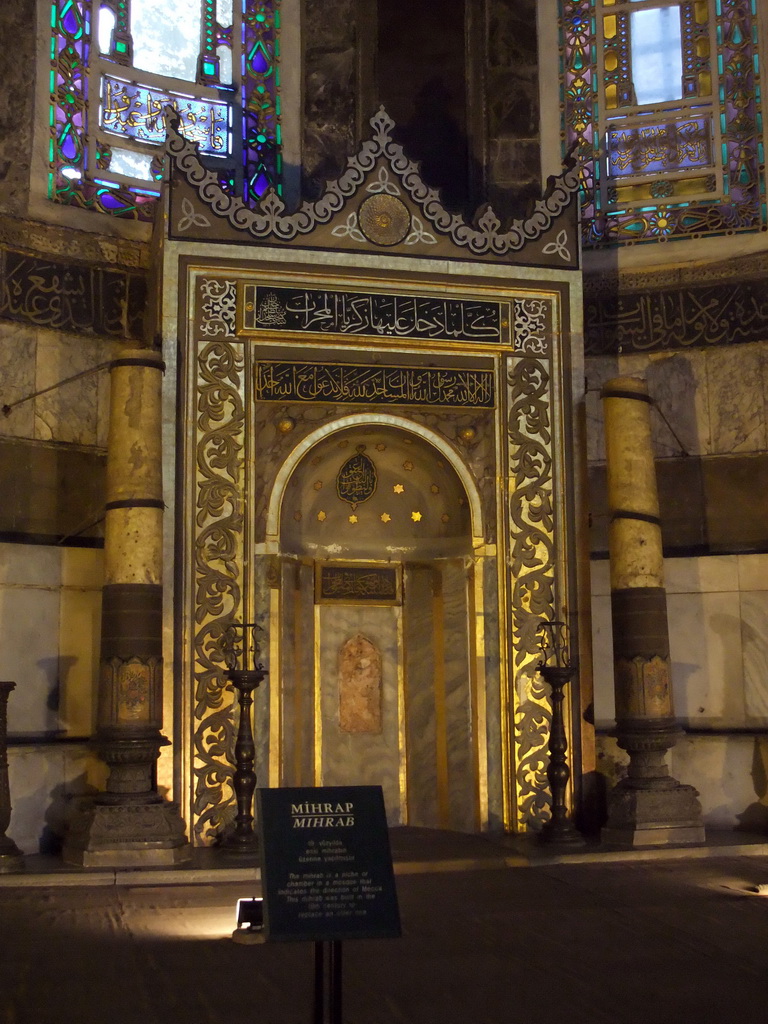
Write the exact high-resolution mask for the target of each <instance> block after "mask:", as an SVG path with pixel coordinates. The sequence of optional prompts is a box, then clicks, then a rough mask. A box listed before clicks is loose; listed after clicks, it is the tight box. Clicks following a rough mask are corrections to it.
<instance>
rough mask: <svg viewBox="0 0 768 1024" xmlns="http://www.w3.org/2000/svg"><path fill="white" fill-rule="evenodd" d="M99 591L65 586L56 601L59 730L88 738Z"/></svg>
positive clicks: (98, 642)
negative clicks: (57, 620)
mask: <svg viewBox="0 0 768 1024" xmlns="http://www.w3.org/2000/svg"><path fill="white" fill-rule="evenodd" d="M100 645H101V591H100V590H85V589H80V588H76V587H65V588H63V589H62V590H61V592H60V598H59V674H58V709H57V710H58V716H59V727H60V728H62V729H65V730H66V732H67V733H68V734H69V735H71V736H90V735H91V733H92V731H93V725H94V722H95V714H96V693H97V688H98V676H99V649H100Z"/></svg>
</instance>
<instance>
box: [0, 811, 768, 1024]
mask: <svg viewBox="0 0 768 1024" xmlns="http://www.w3.org/2000/svg"><path fill="white" fill-rule="evenodd" d="M763 839H765V837H763ZM392 845H393V853H394V857H395V866H396V874H397V889H398V898H399V902H400V913H401V919H402V925H403V937H402V938H401V939H389V940H379V941H358V942H347V943H345V944H344V1022H345V1024H385V1022H386V1024H400V1022H409V1024H410V1022H413V1024H459V1022H461V1024H523V1022H525V1024H561V1022H562V1024H582V1022H583V1024H587V1022H589V1024H602V1022H606V1024H607V1022H610V1024H766V1022H767V1021H768V898H766V897H761V896H755V895H749V894H748V890H749V888H750V887H754V886H756V885H758V884H761V883H766V882H768V843H766V842H762V841H756V842H753V843H752V844H749V843H745V842H743V841H741V840H740V841H739V842H735V841H728V840H727V839H726V838H721V840H720V843H719V845H718V844H717V843H716V842H710V843H709V844H707V845H706V846H705V847H701V848H697V849H694V850H690V849H689V850H685V851H679V850H667V851H634V852H631V853H621V854H619V853H615V854H613V855H612V854H610V853H609V852H608V853H606V852H605V851H600V850H592V849H587V850H586V851H584V852H582V853H580V854H577V855H575V856H573V855H571V856H568V855H563V856H560V857H553V856H551V855H550V854H548V853H546V852H542V851H539V850H537V849H536V848H535V847H534V846H532V845H531V844H526V843H521V842H520V841H510V840H490V839H487V838H483V837H479V836H464V835H455V834H446V833H434V832H428V831H427V830H411V829H404V830H395V832H394V833H393V840H392ZM0 878H2V882H3V884H2V885H0V943H2V947H1V948H2V954H1V955H0V1024H54V1022H55V1024H69V1022H72V1024H75V1022H77V1024H102V1022H103V1024H175V1022H176V1021H179V1022H181V1021H183V1022H185V1024H252V1022H263V1024H310V1022H311V1009H310V1003H311V991H312V980H313V967H312V947H311V945H310V944H305V943H296V944H293V943H290V944H289V943H285V944H281V943H272V944H269V943H268V944H263V945H256V946H242V945H238V944H236V943H234V942H233V941H232V939H231V932H232V928H233V926H234V906H235V900H236V898H237V897H238V896H242V895H249V894H251V893H252V892H256V891H257V889H258V883H257V882H256V872H255V870H254V869H253V868H248V867H232V866H231V865H230V866H227V865H226V864H225V865H223V866H220V864H219V862H218V861H216V860H215V859H213V858H211V857H210V856H207V857H206V858H199V859H198V862H197V863H196V864H195V865H194V866H193V867H192V868H190V869H186V870H185V871H179V870H177V871H176V872H173V873H171V872H165V873H164V874H163V873H159V872H137V871H134V872H122V873H119V874H115V873H114V872H99V873H95V872H87V873H83V872H80V873H78V872H71V871H70V872H66V871H61V870H55V869H54V867H53V866H52V865H50V864H49V865H46V864H44V863H41V862H38V861H30V865H29V869H28V871H27V872H26V875H25V876H8V875H6V876H0ZM246 880H247V881H246Z"/></svg>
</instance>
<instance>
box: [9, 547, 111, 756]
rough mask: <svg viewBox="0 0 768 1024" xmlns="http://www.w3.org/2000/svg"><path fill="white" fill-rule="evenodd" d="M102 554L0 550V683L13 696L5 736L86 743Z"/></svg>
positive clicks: (49, 549) (96, 646)
mask: <svg viewBox="0 0 768 1024" xmlns="http://www.w3.org/2000/svg"><path fill="white" fill-rule="evenodd" d="M102 566H103V552H102V551H100V550H94V549H83V548H80V549H77V548H69V549H67V548H61V547H53V546H50V547H49V546H44V545H26V544H3V545H0V678H3V679H12V680H14V681H15V682H16V684H17V686H16V689H15V690H14V691H13V693H12V695H11V701H10V703H9V716H8V718H9V733H10V734H11V735H13V734H17V735H18V734H29V733H33V734H39V733H56V734H58V733H62V734H66V735H68V736H90V734H91V730H92V723H93V704H94V699H95V693H96V680H97V674H98V658H99V643H100V619H101V581H102V575H103V568H102Z"/></svg>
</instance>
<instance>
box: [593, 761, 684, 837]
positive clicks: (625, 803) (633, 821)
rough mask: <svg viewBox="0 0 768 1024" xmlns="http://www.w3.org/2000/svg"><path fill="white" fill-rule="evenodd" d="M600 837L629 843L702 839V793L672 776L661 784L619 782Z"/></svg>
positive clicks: (609, 801)
mask: <svg viewBox="0 0 768 1024" xmlns="http://www.w3.org/2000/svg"><path fill="white" fill-rule="evenodd" d="M600 838H601V840H602V842H604V843H610V844H611V845H614V846H629V847H634V846H677V845H686V844H694V843H703V842H704V823H703V822H702V819H701V804H700V803H699V794H698V792H697V791H696V790H695V789H694V788H693V786H684V785H682V784H681V783H679V782H675V781H674V780H672V779H669V778H667V779H665V780H664V784H663V785H660V786H645V787H638V786H633V785H631V784H628V783H627V782H620V783H619V784H618V786H616V787H615V788H614V790H613V792H612V793H611V794H610V796H609V797H608V822H607V823H606V826H605V828H604V829H603V830H602V832H601V833H600Z"/></svg>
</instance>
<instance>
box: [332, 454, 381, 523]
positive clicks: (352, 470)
mask: <svg viewBox="0 0 768 1024" xmlns="http://www.w3.org/2000/svg"><path fill="white" fill-rule="evenodd" d="M376 483H377V478H376V467H375V466H374V464H373V462H372V461H371V460H370V459H369V458H368V456H367V455H366V454H365V445H364V444H359V445H358V446H357V452H356V453H355V454H354V455H353V456H352V458H350V459H347V461H346V462H345V463H344V465H343V466H342V467H341V469H340V470H339V475H338V476H337V477H336V493H337V494H338V496H339V497H340V498H341V500H342V501H346V502H347V504H348V505H351V506H352V508H353V509H356V508H357V506H358V505H361V504H362V503H363V502H364V501H368V499H369V498H370V497H371V496H372V495H373V493H374V491H375V490H376Z"/></svg>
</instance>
